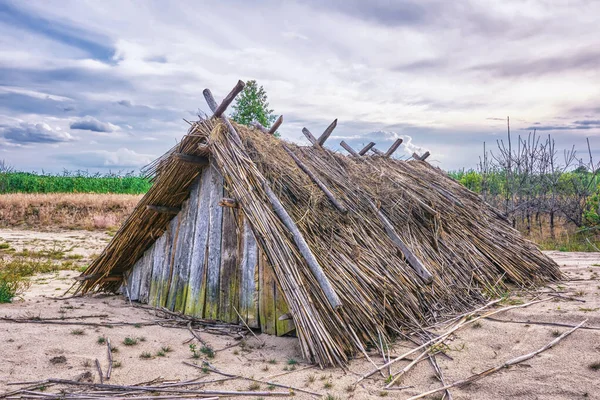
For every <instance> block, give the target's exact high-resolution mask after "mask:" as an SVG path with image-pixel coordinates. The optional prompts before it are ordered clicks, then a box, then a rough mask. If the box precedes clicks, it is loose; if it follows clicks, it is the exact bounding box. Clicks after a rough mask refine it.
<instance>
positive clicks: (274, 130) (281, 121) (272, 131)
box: [269, 115, 283, 135]
mask: <svg viewBox="0 0 600 400" xmlns="http://www.w3.org/2000/svg"><path fill="white" fill-rule="evenodd" d="M282 123H283V115H280V116H279V118H277V121H275V123H274V124H273V126H272V127H271V129H269V133H270V134H271V135H274V134H275V132H277V129H279V127H280V126H281V124H282Z"/></svg>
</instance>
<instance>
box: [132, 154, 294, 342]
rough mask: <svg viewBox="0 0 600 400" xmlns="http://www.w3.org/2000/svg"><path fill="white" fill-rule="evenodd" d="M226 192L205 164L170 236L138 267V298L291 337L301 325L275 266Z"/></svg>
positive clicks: (134, 278) (212, 168)
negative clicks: (221, 203)
mask: <svg viewBox="0 0 600 400" xmlns="http://www.w3.org/2000/svg"><path fill="white" fill-rule="evenodd" d="M224 195H226V190H225V189H224V182H223V177H222V176H221V174H220V173H219V171H218V170H217V169H216V167H215V165H214V164H213V163H211V165H210V166H209V167H207V168H205V169H204V170H203V171H202V173H201V175H200V176H199V177H198V178H197V180H196V181H195V182H194V184H193V185H192V187H191V192H190V198H189V199H188V200H187V201H186V202H185V203H184V205H183V207H182V209H181V211H180V212H179V214H178V215H177V216H175V218H173V219H172V220H171V222H170V223H169V226H168V228H167V230H166V231H165V233H164V234H163V235H162V236H161V237H160V238H159V239H158V240H157V241H156V242H155V243H154V244H153V245H152V246H151V247H150V248H149V249H148V250H147V251H146V252H145V253H144V255H143V256H142V258H140V260H138V262H137V263H136V264H135V266H134V267H133V268H132V269H131V271H130V273H129V274H128V279H127V292H128V293H129V295H130V297H131V300H135V301H141V302H144V303H148V304H150V305H152V306H155V307H167V308H169V309H171V310H174V311H178V312H183V313H185V314H188V315H192V316H195V317H198V318H207V319H217V320H221V321H226V322H232V323H238V322H239V317H238V315H237V313H236V309H237V310H238V312H239V314H240V315H241V317H242V318H243V319H244V320H245V322H246V323H247V324H248V326H250V327H253V328H261V330H262V331H263V332H265V333H269V334H277V335H280V336H281V335H285V334H288V333H290V332H293V330H294V324H293V322H292V321H291V320H289V319H288V320H281V321H280V320H279V317H280V316H282V315H284V314H287V313H288V312H289V310H288V307H287V304H286V302H285V299H284V297H283V294H282V291H281V288H280V287H279V284H278V283H277V279H276V276H275V274H274V272H273V268H272V267H271V266H270V265H269V263H268V261H267V259H266V257H265V255H264V254H262V252H261V251H260V249H259V248H258V244H257V242H256V239H255V238H254V235H253V233H252V230H251V228H250V226H249V224H248V222H247V221H246V220H245V218H244V217H243V215H242V214H241V212H239V210H236V209H233V208H229V207H221V206H219V201H221V199H222V198H223V197H224Z"/></svg>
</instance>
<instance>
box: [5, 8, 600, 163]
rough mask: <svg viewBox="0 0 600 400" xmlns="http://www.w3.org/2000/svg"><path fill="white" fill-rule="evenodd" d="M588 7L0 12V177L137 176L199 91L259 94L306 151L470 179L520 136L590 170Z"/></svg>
mask: <svg viewBox="0 0 600 400" xmlns="http://www.w3.org/2000/svg"><path fill="white" fill-rule="evenodd" d="M599 15H600V2H598V1H591V0H590V1H585V0H580V1H577V0H575V1H566V0H564V1H562V0H553V1H550V0H547V1H545V0H531V1H527V0H519V1H502V2H499V1H489V2H488V1H482V0H480V1H475V0H473V1H466V0H457V1H445V0H431V1H419V0H414V1H400V0H399V1H383V0H376V1H359V0H355V1H353V0H339V1H335V0H331V1H327V0H324V1H319V0H314V1H313V0H309V1H297V2H294V1H285V2H283V1H281V2H277V1H252V2H250V1H242V0H239V1H189V2H187V1H166V0H165V1H125V0H119V1H110V0H103V1H93V0H89V1H84V0H73V1H68V0H60V1H54V0H43V1H10V0H0V160H2V159H4V160H5V161H6V162H7V163H9V164H11V165H13V166H14V167H16V168H17V169H20V170H29V171H30V170H37V171H40V170H42V169H43V170H45V171H54V172H59V171H61V170H62V169H63V168H66V169H69V170H74V169H88V170H90V171H98V170H100V171H107V170H109V169H110V170H113V171H118V170H133V169H137V168H139V167H140V166H142V165H144V164H146V163H147V162H149V161H150V160H151V159H153V158H154V157H157V156H159V155H160V154H162V153H163V152H164V151H166V150H167V149H168V148H170V147H171V146H172V145H173V144H175V143H176V142H177V141H178V140H179V139H180V138H181V136H182V135H183V134H184V133H185V131H186V129H187V124H186V123H185V122H184V121H183V118H185V119H193V118H194V116H195V115H196V114H197V111H198V109H201V110H205V111H206V109H207V107H206V105H205V102H204V99H203V97H202V90H203V89H204V88H206V87H209V88H210V89H211V90H212V92H213V93H214V94H215V95H216V96H217V97H218V98H220V97H222V96H223V95H224V94H226V93H227V92H228V91H229V90H230V89H231V88H232V87H233V86H234V85H235V83H236V82H237V80H238V79H242V80H248V79H256V80H257V81H258V83H259V84H261V85H263V86H264V88H265V89H266V91H267V93H268V95H269V100H270V103H271V106H272V108H274V109H275V112H276V113H277V114H283V115H284V121H285V122H284V124H283V126H282V128H281V129H280V132H281V133H282V136H283V137H284V138H285V139H287V140H291V141H295V142H298V143H307V142H306V140H305V139H304V137H303V136H302V133H301V129H302V127H304V126H306V127H307V128H308V129H310V130H311V131H312V132H313V133H314V134H315V135H316V134H320V132H321V131H322V130H323V129H324V128H325V127H326V126H327V125H328V124H329V123H330V122H331V121H332V120H333V119H334V118H338V120H339V123H338V127H337V129H336V130H335V131H334V135H332V137H331V138H330V139H329V141H328V143H327V144H328V146H329V147H331V148H334V149H338V148H339V142H340V140H342V139H344V140H346V141H347V142H349V143H351V144H352V145H353V146H355V147H359V146H361V145H363V144H366V143H368V142H369V141H375V142H377V147H379V148H382V149H385V148H387V146H389V145H390V144H391V143H392V142H393V140H394V139H395V138H396V137H404V138H405V143H406V144H407V145H406V146H404V145H403V147H402V149H401V151H400V152H399V153H400V155H406V154H412V151H414V150H416V151H417V152H422V151H425V150H429V151H430V152H431V153H432V156H431V158H430V161H431V162H432V163H435V164H436V165H439V166H440V167H442V168H445V169H457V168H461V167H466V168H471V167H474V166H475V164H476V163H477V160H478V156H479V155H480V154H481V151H482V144H483V142H484V141H486V142H487V143H488V148H490V147H494V146H495V141H496V140H497V139H498V138H503V137H504V136H505V135H506V116H510V118H511V128H512V131H513V133H514V134H518V133H520V134H527V133H528V132H529V131H531V130H533V129H537V131H538V133H541V134H544V135H547V134H551V135H553V136H554V137H555V139H556V141H557V148H567V147H570V146H571V145H575V146H576V147H577V148H578V149H580V154H581V155H582V156H583V154H584V153H585V152H586V148H585V139H586V138H588V137H589V138H590V140H591V143H592V147H593V149H594V153H595V155H596V157H597V158H600V79H599V78H600V24H599V23H598V16H599Z"/></svg>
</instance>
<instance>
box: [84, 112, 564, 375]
mask: <svg viewBox="0 0 600 400" xmlns="http://www.w3.org/2000/svg"><path fill="white" fill-rule="evenodd" d="M181 154H186V155H191V156H195V157H199V156H207V155H210V157H212V158H213V159H214V161H215V162H216V164H217V165H218V167H219V169H220V172H221V173H222V175H223V177H224V179H225V185H226V188H227V190H228V192H229V193H230V194H231V195H232V196H233V197H235V199H236V200H237V202H238V203H239V207H240V210H241V211H242V212H243V213H244V215H245V217H246V218H247V219H248V221H249V223H250V225H251V227H252V230H253V232H254V234H255V236H256V238H257V241H258V243H259V246H260V248H261V249H262V251H263V252H264V253H265V254H266V256H267V258H268V260H269V263H270V264H271V265H272V266H273V269H274V272H275V275H276V278H277V281H278V283H279V284H280V286H281V288H282V290H283V294H284V297H285V300H286V302H287V303H288V305H289V308H290V312H291V314H292V317H293V320H294V323H295V325H296V329H297V335H298V338H299V340H300V344H301V348H302V351H303V353H304V355H305V357H307V358H308V359H311V360H314V361H316V362H318V363H319V364H320V365H322V366H325V365H344V364H345V363H346V362H347V361H348V359H349V357H351V356H352V355H354V354H356V353H357V352H361V351H364V348H366V347H367V345H368V344H372V343H375V344H379V343H382V342H387V341H389V340H391V338H392V337H393V336H395V335H396V334H398V333H399V332H401V331H402V330H405V329H415V330H416V329H420V327H421V326H424V325H427V324H430V323H433V322H435V321H438V320H441V319H444V318H447V317H449V316H452V315H455V314H458V313H461V312H465V311H468V310H471V309H473V308H475V307H477V306H478V305H481V304H482V303H483V302H485V301H486V300H488V299H489V298H490V297H493V296H496V295H498V294H500V293H502V292H504V291H505V290H506V289H507V285H508V284H516V285H519V286H529V285H535V284H539V283H541V282H545V281H547V280H555V279H559V278H560V271H559V268H558V266H557V265H556V264H555V263H554V262H553V261H552V260H550V259H549V258H548V257H546V256H545V255H543V254H542V253H541V252H540V251H539V250H538V248H537V247H536V245H535V244H533V243H532V242H530V241H528V240H526V239H525V238H523V237H522V236H521V235H520V234H519V232H518V231H516V230H515V229H513V228H512V227H511V226H510V225H509V223H508V222H507V221H506V220H505V219H504V217H503V216H502V215H501V213H500V212H498V211H497V210H495V209H494V208H492V207H490V206H489V205H487V204H486V203H484V202H483V201H482V200H481V198H480V197H479V196H478V195H476V194H475V193H473V192H470V191H469V190H467V189H466V188H464V187H463V186H461V185H460V184H458V183H457V182H456V181H454V180H452V179H451V178H449V177H448V176H447V175H446V174H445V173H444V172H443V171H441V170H440V169H438V168H435V167H432V166H431V165H429V164H428V163H427V162H425V161H416V160H412V161H401V160H395V159H392V158H387V157H385V156H384V155H373V156H363V157H352V156H350V157H349V156H344V155H341V154H339V153H335V152H333V151H330V150H328V149H326V148H324V147H322V146H320V145H314V146H297V145H295V144H292V143H287V142H285V141H283V140H279V139H277V138H275V137H273V136H272V135H269V134H265V133H264V132H263V131H261V130H259V129H254V128H248V127H245V126H241V125H237V124H230V123H229V121H228V120H226V119H224V118H220V119H218V118H211V119H206V120H201V121H198V122H196V123H194V124H193V125H192V127H191V128H190V130H189V132H188V134H187V135H186V136H185V137H184V138H183V140H182V141H181V143H180V144H179V145H178V146H176V147H175V148H173V149H171V150H170V151H169V152H168V153H167V154H165V155H164V156H163V157H161V158H160V159H159V160H157V161H156V162H155V163H154V164H153V165H151V168H150V170H151V172H152V173H153V174H154V178H153V179H154V184H153V186H152V188H151V189H150V191H149V192H148V193H147V194H146V195H145V196H144V198H143V199H142V200H141V202H140V204H139V205H138V207H137V208H136V209H135V210H134V212H133V214H132V215H131V216H130V218H129V219H128V220H127V221H126V222H125V223H124V225H123V226H122V227H121V229H120V230H119V231H118V232H117V234H116V235H115V236H114V238H113V239H112V241H111V242H110V243H109V245H108V246H107V248H106V249H105V250H104V252H103V253H102V254H101V255H100V256H99V257H98V258H97V259H96V260H95V261H94V262H93V263H92V264H91V265H90V267H89V268H88V270H87V271H86V272H85V273H84V275H85V276H84V277H83V278H84V279H85V280H83V282H82V283H81V286H80V287H79V289H78V290H80V291H82V292H87V291H92V290H108V291H115V290H117V289H118V288H119V286H120V284H121V281H120V279H121V278H120V277H121V276H122V273H123V272H124V271H126V270H128V269H129V268H131V267H132V266H133V264H134V263H135V262H136V261H137V259H139V257H141V255H142V253H143V252H144V251H145V250H146V249H147V248H148V247H149V246H150V245H151V244H152V243H153V241H154V240H156V239H157V238H158V237H159V236H160V234H161V233H162V232H163V231H164V230H165V228H166V226H167V224H168V222H169V220H170V218H171V217H172V215H171V216H169V215H168V214H165V213H156V212H153V211H152V210H149V209H148V208H147V206H148V205H152V204H162V205H164V206H167V207H179V206H180V205H181V203H183V201H184V200H185V198H186V197H187V195H188V191H189V187H190V185H191V183H192V181H193V180H194V179H195V178H196V177H197V174H198V170H199V168H198V165H197V163H198V162H196V163H194V162H191V161H193V160H190V159H187V160H186V159H184V158H182V156H181ZM198 160H200V159H198ZM300 166H302V167H303V168H301V167H300ZM307 171H308V172H309V173H310V174H312V175H313V178H317V180H318V181H319V183H320V185H319V184H317V183H316V182H315V179H313V178H311V177H310V176H309V174H307ZM323 188H325V189H326V190H328V191H329V193H326V192H325V191H324V190H323ZM271 195H274V196H276V197H277V199H278V200H279V201H280V203H281V205H282V206H283V208H284V212H287V214H289V216H290V217H291V219H292V220H293V221H294V223H295V226H297V228H298V231H299V233H300V234H301V236H302V239H303V240H304V241H305V243H306V244H307V245H308V248H309V251H310V252H311V253H312V255H313V256H314V260H315V261H316V262H317V263H318V267H320V268H321V269H322V271H323V273H324V275H325V278H326V280H327V281H328V282H326V283H328V284H330V285H331V288H332V290H333V291H334V293H335V295H336V296H337V297H338V298H339V301H340V303H341V307H335V304H334V303H333V302H332V300H331V298H330V297H328V295H327V294H326V290H325V289H324V286H323V283H322V282H321V281H320V280H319V278H318V275H315V272H314V269H313V266H311V265H310V262H311V261H310V260H309V259H307V257H306V255H305V253H304V252H303V251H302V247H301V246H299V245H298V242H297V241H296V239H297V238H296V237H295V236H294V234H293V232H291V230H290V229H289V226H287V225H286V224H285V221H283V220H282V218H281V215H280V214H278V212H277V211H276V207H274V205H273V203H272V201H271V200H272V196H271ZM328 195H329V197H328ZM331 196H333V199H332V198H331ZM336 203H337V204H336ZM344 211H345V212H344ZM386 221H387V225H386ZM394 234H395V235H397V238H398V240H399V241H400V242H401V243H402V244H403V245H404V247H401V246H399V245H398V241H394V239H393V236H394ZM415 260H416V261H415ZM415 263H417V264H418V263H420V264H421V265H422V267H423V268H424V270H425V272H423V271H419V270H418V268H416V267H417V265H415ZM425 273H428V274H430V276H431V281H430V282H429V279H427V276H426V275H425V276H424V274H425Z"/></svg>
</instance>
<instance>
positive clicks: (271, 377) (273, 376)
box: [261, 365, 315, 379]
mask: <svg viewBox="0 0 600 400" xmlns="http://www.w3.org/2000/svg"><path fill="white" fill-rule="evenodd" d="M314 367H315V365H308V366H306V367H304V368H299V369H294V370H289V371H286V372H281V373H279V374H275V375H270V376H266V377H264V378H261V379H273V378H276V377H278V376H283V375H287V374H291V373H292V372H300V371H304V370H307V369H311V368H314Z"/></svg>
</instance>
